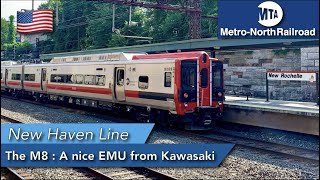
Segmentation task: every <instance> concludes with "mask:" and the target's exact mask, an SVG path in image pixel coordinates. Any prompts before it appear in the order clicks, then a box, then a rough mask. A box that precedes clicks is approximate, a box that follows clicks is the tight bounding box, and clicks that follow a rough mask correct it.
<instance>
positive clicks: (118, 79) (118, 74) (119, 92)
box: [114, 66, 126, 101]
mask: <svg viewBox="0 0 320 180" xmlns="http://www.w3.org/2000/svg"><path fill="white" fill-rule="evenodd" d="M114 77H115V79H114V81H115V82H114V94H115V99H116V100H117V101H125V100H126V96H125V93H124V90H125V89H124V77H125V68H124V66H121V67H115V76H114Z"/></svg>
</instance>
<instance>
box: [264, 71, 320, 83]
mask: <svg viewBox="0 0 320 180" xmlns="http://www.w3.org/2000/svg"><path fill="white" fill-rule="evenodd" d="M316 77H317V76H316V72H280V71H268V72H267V78H268V80H280V81H309V82H314V81H316Z"/></svg>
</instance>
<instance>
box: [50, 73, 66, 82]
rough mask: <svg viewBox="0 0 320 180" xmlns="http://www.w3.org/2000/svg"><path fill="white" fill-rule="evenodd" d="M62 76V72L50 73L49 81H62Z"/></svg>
mask: <svg viewBox="0 0 320 180" xmlns="http://www.w3.org/2000/svg"><path fill="white" fill-rule="evenodd" d="M64 76H65V75H62V74H52V75H51V78H50V79H51V80H50V81H51V82H56V83H64Z"/></svg>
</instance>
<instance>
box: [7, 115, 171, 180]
mask: <svg viewBox="0 0 320 180" xmlns="http://www.w3.org/2000/svg"><path fill="white" fill-rule="evenodd" d="M1 119H2V120H5V121H8V122H10V123H23V122H21V121H19V120H16V119H13V118H10V117H7V116H4V115H1ZM74 169H77V170H79V171H81V172H82V173H85V174H86V175H87V177H88V176H89V177H90V178H92V179H104V180H112V179H160V180H175V178H174V177H171V176H169V175H166V174H163V173H160V172H158V171H155V170H153V169H150V168H144V167H141V168H103V169H102V168H101V169H96V168H87V167H82V168H74ZM5 171H6V172H7V177H8V178H9V179H32V174H30V173H28V172H26V171H23V170H22V169H13V168H5ZM80 178H83V176H81V177H80Z"/></svg>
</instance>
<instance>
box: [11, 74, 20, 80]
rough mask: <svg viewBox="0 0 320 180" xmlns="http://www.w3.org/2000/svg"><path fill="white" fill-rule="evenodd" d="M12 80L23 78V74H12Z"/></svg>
mask: <svg viewBox="0 0 320 180" xmlns="http://www.w3.org/2000/svg"><path fill="white" fill-rule="evenodd" d="M11 80H21V74H12V75H11Z"/></svg>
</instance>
